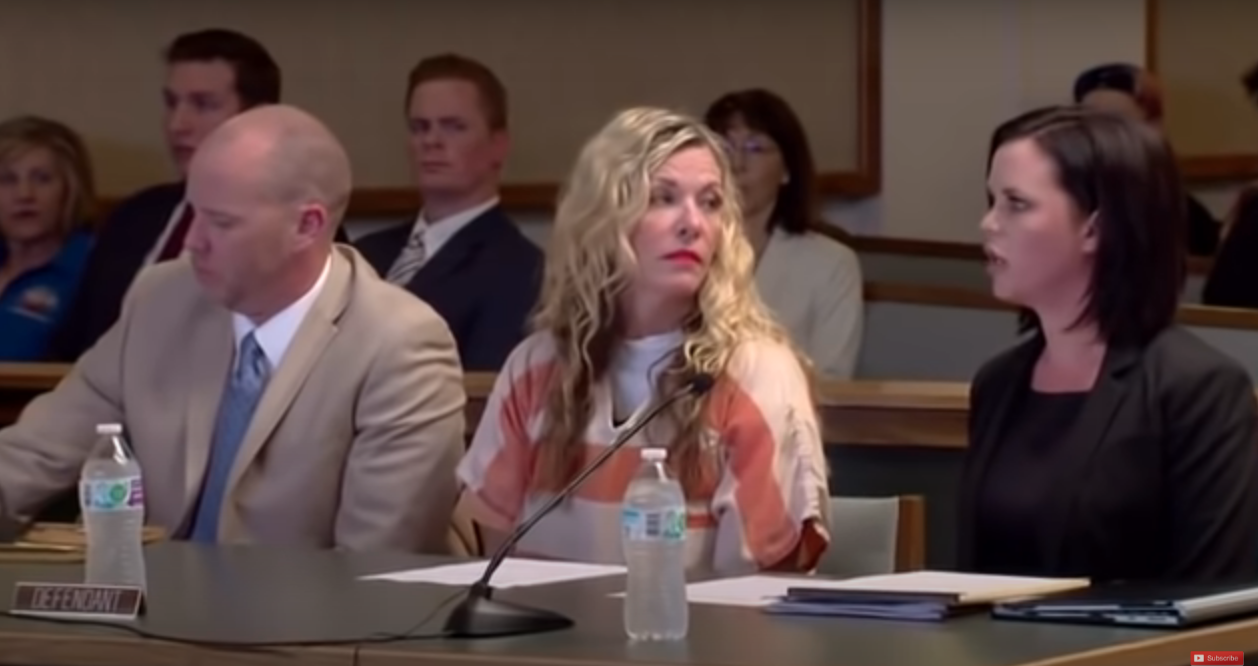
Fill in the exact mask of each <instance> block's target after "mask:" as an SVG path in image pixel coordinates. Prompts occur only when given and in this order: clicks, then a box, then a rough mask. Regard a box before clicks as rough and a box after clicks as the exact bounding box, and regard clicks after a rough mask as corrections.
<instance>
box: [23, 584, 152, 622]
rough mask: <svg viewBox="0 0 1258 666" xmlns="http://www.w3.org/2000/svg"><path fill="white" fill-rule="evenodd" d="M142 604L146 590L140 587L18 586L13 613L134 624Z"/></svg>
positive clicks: (80, 585) (81, 585)
mask: <svg viewBox="0 0 1258 666" xmlns="http://www.w3.org/2000/svg"><path fill="white" fill-rule="evenodd" d="M143 602H144V590H142V589H140V588H138V587H125V586H121V585H83V584H73V583H18V584H17V587H16V588H15V589H14V591H13V610H12V611H10V612H11V613H12V614H13V615H27V616H33V617H47V618H65V619H92V620H134V619H135V618H136V616H138V615H139V614H140V608H141V606H142V605H143Z"/></svg>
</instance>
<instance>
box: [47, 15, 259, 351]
mask: <svg viewBox="0 0 1258 666" xmlns="http://www.w3.org/2000/svg"><path fill="white" fill-rule="evenodd" d="M163 57H164V59H165V62H166V80H165V83H164V86H163V89H162V99H163V100H164V102H165V114H164V117H165V128H164V130H165V136H166V145H167V147H168V149H169V150H170V154H171V157H172V158H173V160H174V163H175V166H176V167H177V168H178V171H179V180H178V181H177V182H173V183H164V184H161V185H155V186H153V187H150V188H148V189H145V190H142V191H140V192H138V193H136V194H134V195H132V196H130V197H128V198H127V199H125V200H123V201H122V202H121V203H119V204H118V206H117V207H116V208H115V209H114V210H113V211H112V212H111V213H110V214H109V216H108V217H107V218H106V219H105V221H104V223H103V225H102V226H101V228H100V232H99V234H98V236H97V239H96V246H95V248H94V250H93V252H92V255H91V258H90V259H89V260H88V265H87V268H86V269H85V272H84V274H83V280H82V283H81V286H80V288H79V292H78V295H77V297H76V298H75V302H74V305H73V306H71V309H70V311H69V312H68V313H67V314H66V318H65V320H64V321H63V323H62V324H61V326H60V327H59V328H58V330H57V331H56V332H55V333H54V335H53V339H52V342H51V345H50V357H51V358H50V360H53V361H60V362H73V361H74V360H76V359H77V358H78V357H79V356H80V355H82V354H83V353H84V352H85V351H87V350H88V349H89V348H90V347H91V346H92V345H94V344H95V343H96V340H97V339H98V338H100V336H101V335H103V334H104V333H105V331H106V330H108V329H109V327H110V326H112V325H113V323H114V321H115V320H116V319H117V318H118V315H119V311H120V310H121V308H122V300H123V297H124V296H125V295H126V293H127V289H128V288H130V286H131V282H132V281H133V280H134V279H135V277H136V275H137V274H139V272H140V270H141V269H143V268H144V267H145V266H148V265H150V264H154V263H158V262H162V261H166V260H168V259H173V258H176V257H178V256H179V255H180V254H181V253H182V252H183V240H184V235H185V234H186V233H187V230H188V226H189V225H190V224H191V222H192V210H191V209H190V208H189V207H188V206H187V205H186V203H185V202H184V178H185V176H186V173H185V170H186V169H187V166H188V162H189V161H190V160H191V159H192V154H193V152H194V151H195V150H196V148H197V146H198V145H200V143H201V141H202V140H203V139H204V138H205V137H206V136H207V135H209V134H210V132H212V131H213V130H214V129H215V128H217V127H218V126H219V125H221V124H222V123H223V122H224V121H226V120H227V119H229V118H232V117H234V116H236V115H237V114H239V113H241V112H242V111H245V110H248V109H251V108H254V107H257V106H261V105H264V104H274V103H277V102H279V100H280V68H279V66H278V65H276V63H275V60H274V59H272V58H271V55H270V53H268V52H267V50H266V48H264V47H263V46H262V45H261V44H260V43H258V42H257V41H256V40H254V39H253V38H251V37H249V36H246V35H243V34H241V33H239V32H235V31H232V30H223V29H209V30H201V31H197V32H190V33H185V34H182V35H179V36H178V37H176V38H175V40H174V41H173V42H171V43H170V44H169V45H168V46H167V47H166V49H165V51H164V54H163Z"/></svg>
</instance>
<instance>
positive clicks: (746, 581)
mask: <svg viewBox="0 0 1258 666" xmlns="http://www.w3.org/2000/svg"><path fill="white" fill-rule="evenodd" d="M1083 584H1085V582H1084V581H1075V580H1073V579H1054V578H1024V577H1021V576H988V575H982V574H966V573H957V572H951V571H913V572H909V573H898V574H887V575H882V576H864V577H861V578H848V579H845V580H835V579H828V578H817V577H809V576H765V575H759V576H742V577H739V578H725V579H721V580H712V581H706V582H703V583H693V584H691V585H688V586H686V595H687V597H688V598H689V599H690V602H691V603H696V604H720V605H725V606H767V605H769V604H771V603H773V602H774V601H776V600H778V599H779V598H781V597H784V596H786V591H787V590H788V589H789V588H792V587H810V588H816V589H827V590H886V591H891V590H898V591H904V592H944V593H957V594H971V595H977V596H987V595H993V596H1003V595H1001V594H1000V593H1001V592H1006V591H1008V592H1013V591H1019V590H1025V591H1027V592H1028V593H1033V594H1038V593H1043V592H1045V591H1049V590H1057V589H1067V588H1070V587H1076V586H1080V585H1083Z"/></svg>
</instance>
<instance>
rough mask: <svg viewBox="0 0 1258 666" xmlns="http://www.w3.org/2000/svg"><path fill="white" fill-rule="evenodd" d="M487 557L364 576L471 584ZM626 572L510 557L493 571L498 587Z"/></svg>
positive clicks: (521, 585)
mask: <svg viewBox="0 0 1258 666" xmlns="http://www.w3.org/2000/svg"><path fill="white" fill-rule="evenodd" d="M486 564H488V562H486V561H478V562H464V563H462V564H446V565H441V566H436V567H428V568H425V569H408V570H406V571H394V572H391V573H382V574H374V575H371V576H363V577H362V578H361V580H387V581H393V582H397V583H435V584H437V585H456V586H462V585H471V584H472V583H475V582H476V581H477V580H479V579H480V577H481V574H483V573H485V565H486ZM623 573H625V568H624V567H623V566H615V565H607V564H582V563H579V562H554V561H550V560H530V559H525V558H516V557H508V558H507V559H505V560H503V562H502V566H501V567H499V568H498V570H497V571H496V572H494V579H493V585H494V587H496V588H508V587H524V586H528V585H546V584H548V583H561V582H564V581H570V580H581V579H583V578H599V577H602V576H614V575H617V574H623Z"/></svg>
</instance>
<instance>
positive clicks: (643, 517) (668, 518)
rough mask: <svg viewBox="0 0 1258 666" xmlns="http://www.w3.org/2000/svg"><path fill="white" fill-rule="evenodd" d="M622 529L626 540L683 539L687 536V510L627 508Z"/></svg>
mask: <svg viewBox="0 0 1258 666" xmlns="http://www.w3.org/2000/svg"><path fill="white" fill-rule="evenodd" d="M621 529H622V536H623V538H624V540H625V541H681V540H683V539H685V538H686V512H685V511H677V510H672V509H667V510H664V511H643V510H642V509H625V510H624V511H622V512H621Z"/></svg>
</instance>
